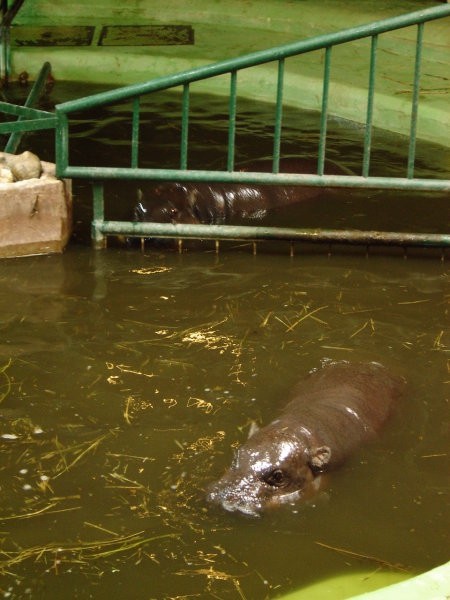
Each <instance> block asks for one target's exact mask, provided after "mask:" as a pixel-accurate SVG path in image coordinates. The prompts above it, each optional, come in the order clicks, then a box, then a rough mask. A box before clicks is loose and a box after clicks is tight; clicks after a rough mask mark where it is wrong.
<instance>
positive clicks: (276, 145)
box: [272, 58, 284, 173]
mask: <svg viewBox="0 0 450 600" xmlns="http://www.w3.org/2000/svg"><path fill="white" fill-rule="evenodd" d="M283 86H284V58H282V59H280V60H279V61H278V78H277V99H276V105H275V131H274V140H273V163H272V172H273V173H279V172H280V150H281V127H282V119H283Z"/></svg>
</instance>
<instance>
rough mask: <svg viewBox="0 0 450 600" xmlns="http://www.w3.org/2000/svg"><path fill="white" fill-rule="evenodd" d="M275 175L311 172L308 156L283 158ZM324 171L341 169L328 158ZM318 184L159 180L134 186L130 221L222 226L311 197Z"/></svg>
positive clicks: (263, 164) (265, 166)
mask: <svg viewBox="0 0 450 600" xmlns="http://www.w3.org/2000/svg"><path fill="white" fill-rule="evenodd" d="M271 170H272V161H263V160H261V161H257V162H255V163H253V164H249V165H246V166H245V167H244V168H242V169H241V171H247V172H264V173H267V172H271ZM279 170H280V173H316V172H317V163H316V162H315V161H313V160H311V159H302V158H285V159H282V160H281V161H280V168H279ZM325 172H326V173H327V174H340V175H343V174H345V173H346V171H344V170H343V169H342V168H340V167H339V166H338V165H337V164H335V163H333V162H327V163H326V165H325ZM322 193H323V188H321V187H320V186H316V187H314V186H284V185H259V184H251V183H202V182H164V183H160V184H157V185H155V186H153V187H152V188H147V189H146V190H145V192H144V191H142V190H139V193H138V203H137V204H136V206H135V209H134V219H135V221H141V222H153V223H184V224H199V223H204V224H207V225H222V224H230V223H238V222H240V221H242V220H255V219H256V220H261V219H263V218H264V217H265V216H266V215H267V213H268V212H269V211H272V210H276V209H278V208H281V207H284V206H288V205H291V204H296V203H298V202H303V201H305V200H310V199H312V198H316V197H317V196H319V195H320V194H322Z"/></svg>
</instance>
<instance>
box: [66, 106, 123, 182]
mask: <svg viewBox="0 0 450 600" xmlns="http://www.w3.org/2000/svg"><path fill="white" fill-rule="evenodd" d="M55 112H56V120H57V124H56V128H55V163H56V176H57V177H64V176H65V175H64V173H65V172H66V171H67V169H68V168H69V167H68V165H69V119H68V116H67V114H66V113H63V112H61V111H59V110H58V108H57V107H56V110H55ZM133 171H134V169H133Z"/></svg>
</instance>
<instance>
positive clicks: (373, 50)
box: [362, 35, 378, 177]
mask: <svg viewBox="0 0 450 600" xmlns="http://www.w3.org/2000/svg"><path fill="white" fill-rule="evenodd" d="M377 48H378V36H377V35H373V36H372V38H371V43H370V68H369V91H368V94H367V115H366V129H365V133H364V153H363V168H362V175H363V177H368V176H369V168H370V153H371V149H372V122H373V101H374V97H375V75H376V68H377Z"/></svg>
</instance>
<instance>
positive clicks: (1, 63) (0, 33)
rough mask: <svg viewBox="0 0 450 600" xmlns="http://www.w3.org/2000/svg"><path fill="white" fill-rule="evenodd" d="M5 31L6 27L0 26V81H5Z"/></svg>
mask: <svg viewBox="0 0 450 600" xmlns="http://www.w3.org/2000/svg"><path fill="white" fill-rule="evenodd" d="M6 31H7V27H3V25H2V26H1V27H0V81H5V82H6V81H7V75H6V74H7V68H6V62H7V58H6Z"/></svg>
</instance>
